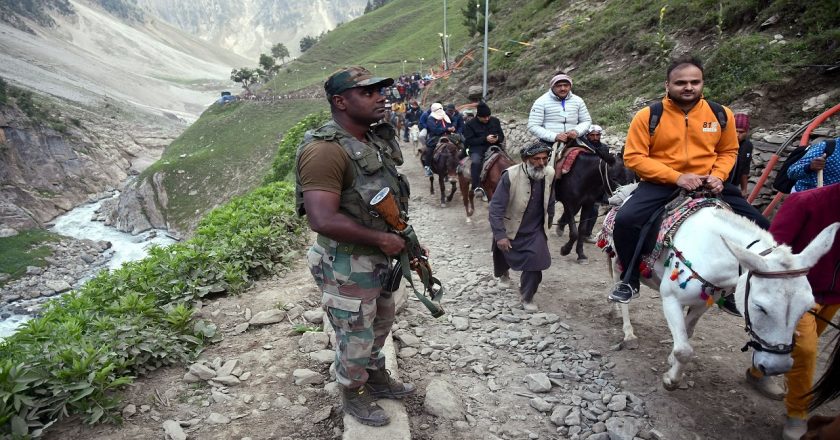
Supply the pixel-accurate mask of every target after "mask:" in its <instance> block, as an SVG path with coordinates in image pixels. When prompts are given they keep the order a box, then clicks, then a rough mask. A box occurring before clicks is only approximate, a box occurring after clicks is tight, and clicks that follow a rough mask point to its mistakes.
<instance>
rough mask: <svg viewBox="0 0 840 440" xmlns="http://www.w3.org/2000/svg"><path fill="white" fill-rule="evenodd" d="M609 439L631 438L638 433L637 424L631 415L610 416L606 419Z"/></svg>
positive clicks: (621, 439)
mask: <svg viewBox="0 0 840 440" xmlns="http://www.w3.org/2000/svg"><path fill="white" fill-rule="evenodd" d="M607 432H608V433H609V435H610V440H633V438H634V437H636V434H638V433H639V425H638V423H637V422H636V419H634V418H632V417H612V418H610V419H609V420H607Z"/></svg>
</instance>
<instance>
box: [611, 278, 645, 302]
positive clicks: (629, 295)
mask: <svg viewBox="0 0 840 440" xmlns="http://www.w3.org/2000/svg"><path fill="white" fill-rule="evenodd" d="M638 296H639V289H634V288H633V286H631V285H629V284H627V283H622V282H618V283H616V284H615V287H613V290H612V292H610V296H609V299H610V301H615V302H618V303H622V304H627V303H629V302H630V300H631V299H633V298H636V297H638Z"/></svg>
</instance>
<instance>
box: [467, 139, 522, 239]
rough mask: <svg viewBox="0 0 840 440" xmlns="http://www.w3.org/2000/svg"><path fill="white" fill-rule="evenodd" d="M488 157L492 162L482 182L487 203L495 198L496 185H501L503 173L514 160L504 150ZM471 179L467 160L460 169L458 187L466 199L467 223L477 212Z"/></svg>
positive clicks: (492, 153)
mask: <svg viewBox="0 0 840 440" xmlns="http://www.w3.org/2000/svg"><path fill="white" fill-rule="evenodd" d="M488 155H489V157H488V158H487V161H488V162H490V163H489V164H488V166H489V168H488V170H487V173H486V175H485V176H484V180H482V181H481V189H483V190H484V194H486V196H487V198H486V200H485V201H489V200H490V199H492V198H493V193H494V192H495V191H496V185H498V184H499V180H501V178H502V173H503V172H504V171H505V170H506V169H508V168H509V167H510V166H511V165H513V159H511V158H510V156H508V154H507V153H506V152H505V151H504V150H502V149H493V150H490V151H489V152H488ZM471 179H472V178H471V176H470V161H469V158H467V159H465V160H464V162H463V163H462V164H461V166H460V167H459V168H458V187H459V188H460V189H461V197H462V198H463V199H464V211H466V213H467V223H471V222H472V219H471V218H470V217H472V215H473V213H474V212H475V204H474V199H475V193H474V192H473V191H471V189H472V188H470V182H471Z"/></svg>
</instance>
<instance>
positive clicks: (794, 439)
mask: <svg viewBox="0 0 840 440" xmlns="http://www.w3.org/2000/svg"><path fill="white" fill-rule="evenodd" d="M806 432H808V424H807V423H806V422H805V420H804V419H797V418H796V417H790V416H788V417H787V420H785V426H784V427H783V428H782V438H783V439H784V440H799V439H800V438H802V436H803V435H805V433H806Z"/></svg>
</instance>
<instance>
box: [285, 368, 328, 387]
mask: <svg viewBox="0 0 840 440" xmlns="http://www.w3.org/2000/svg"><path fill="white" fill-rule="evenodd" d="M292 376H294V378H295V385H315V384H319V383H323V382H324V378H323V377H322V376H321V375H320V374H318V373H316V372H314V371H312V370H310V369H308V368H298V369H297V370H295V371H294V372H293V373H292Z"/></svg>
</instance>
